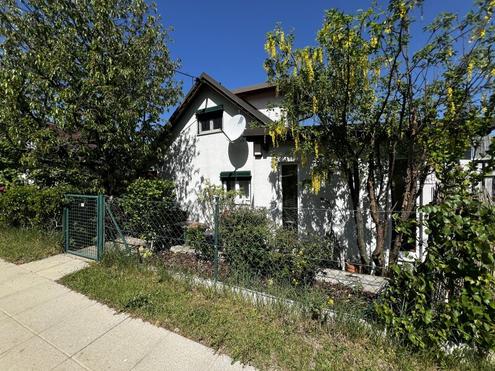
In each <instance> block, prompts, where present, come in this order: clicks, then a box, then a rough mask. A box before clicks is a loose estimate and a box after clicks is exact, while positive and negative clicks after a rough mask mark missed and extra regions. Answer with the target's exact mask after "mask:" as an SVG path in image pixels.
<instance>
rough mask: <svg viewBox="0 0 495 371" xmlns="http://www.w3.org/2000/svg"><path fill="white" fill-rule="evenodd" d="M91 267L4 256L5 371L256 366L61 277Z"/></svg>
mask: <svg viewBox="0 0 495 371" xmlns="http://www.w3.org/2000/svg"><path fill="white" fill-rule="evenodd" d="M87 264H88V263H87V262H86V261H84V260H82V259H78V258H76V257H73V256H70V255H56V256H53V257H50V258H47V259H43V260H40V261H37V262H32V263H28V264H24V265H20V266H16V265H14V264H10V263H7V262H4V261H3V260H1V259H0V370H246V369H250V370H253V368H251V367H243V366H242V365H241V364H239V363H235V364H231V363H232V360H231V359H230V358H229V357H227V356H225V355H218V354H215V352H214V351H213V350H212V349H210V348H207V347H205V346H203V345H201V344H198V343H196V342H194V341H192V340H189V339H186V338H184V337H182V336H180V335H177V334H175V333H173V332H170V331H167V330H165V329H163V328H161V327H156V326H153V325H151V324H149V323H147V322H143V321H141V320H139V319H133V318H130V317H129V316H128V315H127V314H119V313H115V311H113V310H112V309H110V308H108V307H107V306H105V305H102V304H99V303H97V302H95V301H93V300H90V299H88V298H87V297H85V296H83V295H81V294H78V293H76V292H73V291H71V290H69V289H68V288H66V287H64V286H62V285H60V284H58V283H56V282H55V280H57V279H58V278H60V277H62V276H64V275H66V274H68V273H70V272H73V271H76V270H79V269H81V268H83V267H85V266H86V265H87Z"/></svg>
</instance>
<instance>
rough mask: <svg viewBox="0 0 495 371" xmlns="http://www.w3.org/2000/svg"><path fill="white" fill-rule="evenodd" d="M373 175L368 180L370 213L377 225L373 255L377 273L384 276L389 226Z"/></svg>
mask: <svg viewBox="0 0 495 371" xmlns="http://www.w3.org/2000/svg"><path fill="white" fill-rule="evenodd" d="M372 175H373V174H370V177H369V178H368V182H367V186H368V194H369V198H370V211H371V219H372V220H373V223H374V224H375V233H376V240H375V249H374V250H373V253H372V255H371V256H372V259H373V262H374V263H375V265H376V268H377V273H378V274H380V275H381V274H382V271H383V268H384V266H385V259H384V248H385V232H386V225H387V216H386V215H385V214H384V213H383V212H381V211H380V204H379V202H378V199H377V197H376V191H375V184H374V182H373V180H372V178H371V176H372Z"/></svg>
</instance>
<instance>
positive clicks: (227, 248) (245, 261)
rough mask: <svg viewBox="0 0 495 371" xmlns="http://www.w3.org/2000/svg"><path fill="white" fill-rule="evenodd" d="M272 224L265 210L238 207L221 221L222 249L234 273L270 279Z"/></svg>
mask: <svg viewBox="0 0 495 371" xmlns="http://www.w3.org/2000/svg"><path fill="white" fill-rule="evenodd" d="M271 229H272V224H271V223H270V221H269V219H268V217H267V215H266V211H265V210H264V209H253V208H249V207H237V208H233V209H231V210H228V211H225V212H224V213H223V214H222V216H221V220H220V237H221V246H222V248H223V253H224V256H225V260H226V261H227V263H228V264H229V266H230V267H231V268H233V269H234V271H237V272H239V273H250V274H253V275H255V276H266V275H269V273H270V272H271V261H270V260H271V247H270V244H269V239H270V236H271Z"/></svg>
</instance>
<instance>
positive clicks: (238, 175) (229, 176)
mask: <svg viewBox="0 0 495 371" xmlns="http://www.w3.org/2000/svg"><path fill="white" fill-rule="evenodd" d="M220 179H221V180H233V179H244V180H249V179H251V171H249V170H244V171H222V172H221V173H220Z"/></svg>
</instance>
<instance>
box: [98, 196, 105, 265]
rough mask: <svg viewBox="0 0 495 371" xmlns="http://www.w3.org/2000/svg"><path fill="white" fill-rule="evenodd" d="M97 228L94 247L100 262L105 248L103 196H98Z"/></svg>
mask: <svg viewBox="0 0 495 371" xmlns="http://www.w3.org/2000/svg"><path fill="white" fill-rule="evenodd" d="M96 210H97V212H96V213H97V224H96V225H97V227H96V236H97V237H96V247H97V259H98V260H101V257H102V255H103V247H104V246H105V196H104V195H102V194H99V195H98V201H97V208H96Z"/></svg>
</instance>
